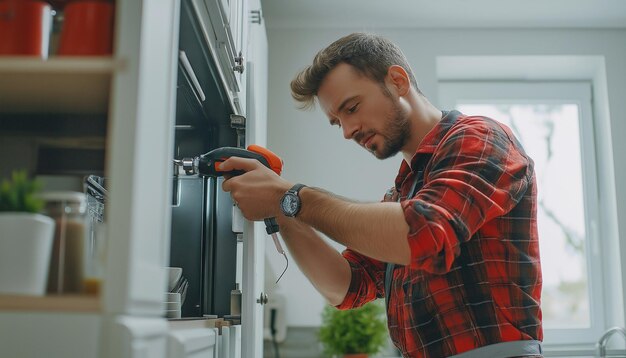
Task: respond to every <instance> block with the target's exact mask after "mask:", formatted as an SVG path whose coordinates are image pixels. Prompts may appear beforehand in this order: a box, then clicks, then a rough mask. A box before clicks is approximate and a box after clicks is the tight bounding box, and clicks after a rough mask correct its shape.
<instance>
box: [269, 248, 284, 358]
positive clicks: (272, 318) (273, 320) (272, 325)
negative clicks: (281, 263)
mask: <svg viewBox="0 0 626 358" xmlns="http://www.w3.org/2000/svg"><path fill="white" fill-rule="evenodd" d="M285 257H286V256H285ZM283 273H284V272H283ZM281 276H282V275H281ZM279 280H280V278H279ZM270 333H271V334H272V346H273V347H274V358H280V354H279V352H278V342H277V341H276V308H272V309H270Z"/></svg>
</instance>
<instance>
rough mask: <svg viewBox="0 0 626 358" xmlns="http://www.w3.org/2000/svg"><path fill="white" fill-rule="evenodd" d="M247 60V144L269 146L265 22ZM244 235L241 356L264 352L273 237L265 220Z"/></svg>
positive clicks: (256, 29)
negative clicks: (262, 299) (264, 300)
mask: <svg viewBox="0 0 626 358" xmlns="http://www.w3.org/2000/svg"><path fill="white" fill-rule="evenodd" d="M250 5H251V9H253V10H260V9H261V4H260V1H259V0H252V1H251V2H250ZM249 29H250V33H249V40H248V56H249V61H248V62H247V65H248V69H247V70H246V71H247V72H248V73H247V75H248V81H247V96H248V98H247V101H246V104H247V113H248V114H247V118H248V121H247V123H248V125H247V126H246V142H247V143H246V144H252V143H254V144H258V145H261V146H265V145H267V135H266V133H267V129H266V128H267V37H266V33H265V27H264V25H263V23H262V21H261V22H260V23H259V22H255V23H254V24H250V27H249ZM245 235H246V237H245V238H244V241H243V243H244V259H243V295H244V296H243V301H244V302H243V307H242V310H243V312H242V320H243V321H242V323H243V327H242V329H243V332H242V334H241V343H242V350H241V356H242V357H261V356H262V354H263V306H262V305H261V304H259V303H258V302H257V299H258V298H259V296H260V295H261V293H262V292H263V291H264V289H265V288H264V281H265V280H264V278H265V245H266V244H267V245H272V244H271V243H268V240H271V239H270V238H269V237H268V236H267V234H266V233H265V227H264V224H263V222H256V223H248V225H247V226H246V231H245ZM277 255H278V254H277Z"/></svg>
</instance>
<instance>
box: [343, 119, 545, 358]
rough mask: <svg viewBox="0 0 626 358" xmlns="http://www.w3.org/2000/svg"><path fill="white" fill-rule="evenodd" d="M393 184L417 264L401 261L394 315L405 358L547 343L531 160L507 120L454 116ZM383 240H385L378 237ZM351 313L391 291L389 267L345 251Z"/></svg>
mask: <svg viewBox="0 0 626 358" xmlns="http://www.w3.org/2000/svg"><path fill="white" fill-rule="evenodd" d="M420 161H424V162H425V163H424V164H425V166H424V164H422V167H424V172H423V179H424V183H423V187H422V188H421V189H420V190H418V191H417V193H416V194H415V196H413V197H412V198H407V195H408V193H409V192H410V191H411V186H412V185H413V183H414V182H415V178H416V175H417V173H415V172H413V171H411V168H410V167H409V166H408V165H407V163H406V162H404V161H403V162H402V165H401V167H400V171H399V173H398V176H397V177H396V185H395V188H393V189H392V190H393V192H394V193H395V198H389V196H387V197H386V200H389V199H394V200H395V199H396V198H397V197H398V196H399V198H400V202H401V205H402V209H403V210H404V215H405V218H406V222H407V223H408V224H409V227H410V230H409V235H408V238H407V239H408V241H409V247H410V249H411V264H410V265H408V266H401V265H396V267H395V269H394V272H393V280H392V283H391V292H390V295H389V302H388V309H387V318H388V326H389V332H390V334H391V338H392V340H393V342H394V344H395V345H396V347H398V349H399V350H400V351H401V352H402V354H403V355H404V356H405V357H427V358H442V357H448V356H451V355H454V354H459V353H462V352H465V351H468V350H472V349H475V348H478V347H482V346H485V345H489V344H494V343H499V342H505V341H515V340H530V339H536V340H542V338H543V333H542V327H541V308H540V307H539V304H540V298H541V282H542V281H541V267H540V263H539V243H538V235H537V215H536V211H537V210H536V207H537V191H536V181H535V176H534V170H533V161H532V160H531V159H530V158H529V157H528V156H527V155H526V153H525V152H524V150H523V149H522V147H521V145H520V143H519V142H517V140H516V139H515V138H514V136H513V134H512V133H511V130H510V129H509V128H507V127H506V126H504V125H502V124H500V123H498V122H496V121H494V120H491V119H489V118H485V117H477V116H464V115H462V114H460V113H459V112H456V111H452V112H450V113H448V114H447V115H446V116H445V117H444V118H443V119H442V120H441V121H440V122H439V123H438V124H437V125H436V126H435V127H434V128H433V129H432V130H431V131H430V132H429V133H428V134H427V135H426V137H425V138H424V139H423V141H422V143H421V144H420V146H419V148H418V149H417V152H416V154H415V155H414V156H413V158H412V160H411V163H412V165H411V167H412V168H419V167H420ZM381 240H384V238H381ZM343 256H344V257H345V258H346V259H347V260H348V262H349V263H350V266H351V268H352V281H351V283H350V288H349V290H348V293H347V294H346V297H345V299H344V301H343V302H342V303H341V304H340V305H339V306H337V307H338V308H339V309H349V308H353V307H358V306H361V305H363V304H365V303H367V302H369V301H372V300H374V299H376V298H383V297H385V283H384V281H385V263H383V262H380V261H377V260H375V259H372V258H369V257H366V256H364V255H361V254H359V253H357V252H355V251H353V250H351V249H349V248H348V249H346V250H345V251H344V252H343Z"/></svg>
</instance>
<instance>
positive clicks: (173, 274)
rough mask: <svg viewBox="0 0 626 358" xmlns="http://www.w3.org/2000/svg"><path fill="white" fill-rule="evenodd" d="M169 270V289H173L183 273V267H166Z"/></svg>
mask: <svg viewBox="0 0 626 358" xmlns="http://www.w3.org/2000/svg"><path fill="white" fill-rule="evenodd" d="M165 270H166V271H167V291H168V292H169V291H171V290H172V289H174V287H175V286H176V283H177V282H178V280H180V277H181V276H182V275H183V269H182V268H180V267H166V268H165Z"/></svg>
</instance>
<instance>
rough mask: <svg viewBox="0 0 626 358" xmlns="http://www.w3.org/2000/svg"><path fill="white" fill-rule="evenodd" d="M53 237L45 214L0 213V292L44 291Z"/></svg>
mask: <svg viewBox="0 0 626 358" xmlns="http://www.w3.org/2000/svg"><path fill="white" fill-rule="evenodd" d="M53 238H54V220H52V219H51V218H50V217H48V216H44V215H41V214H30V213H17V212H5V213H0V294H24V295H38V296H41V295H44V294H45V292H46V284H47V281H48V269H49V265H50V255H51V252H52V242H53Z"/></svg>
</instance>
